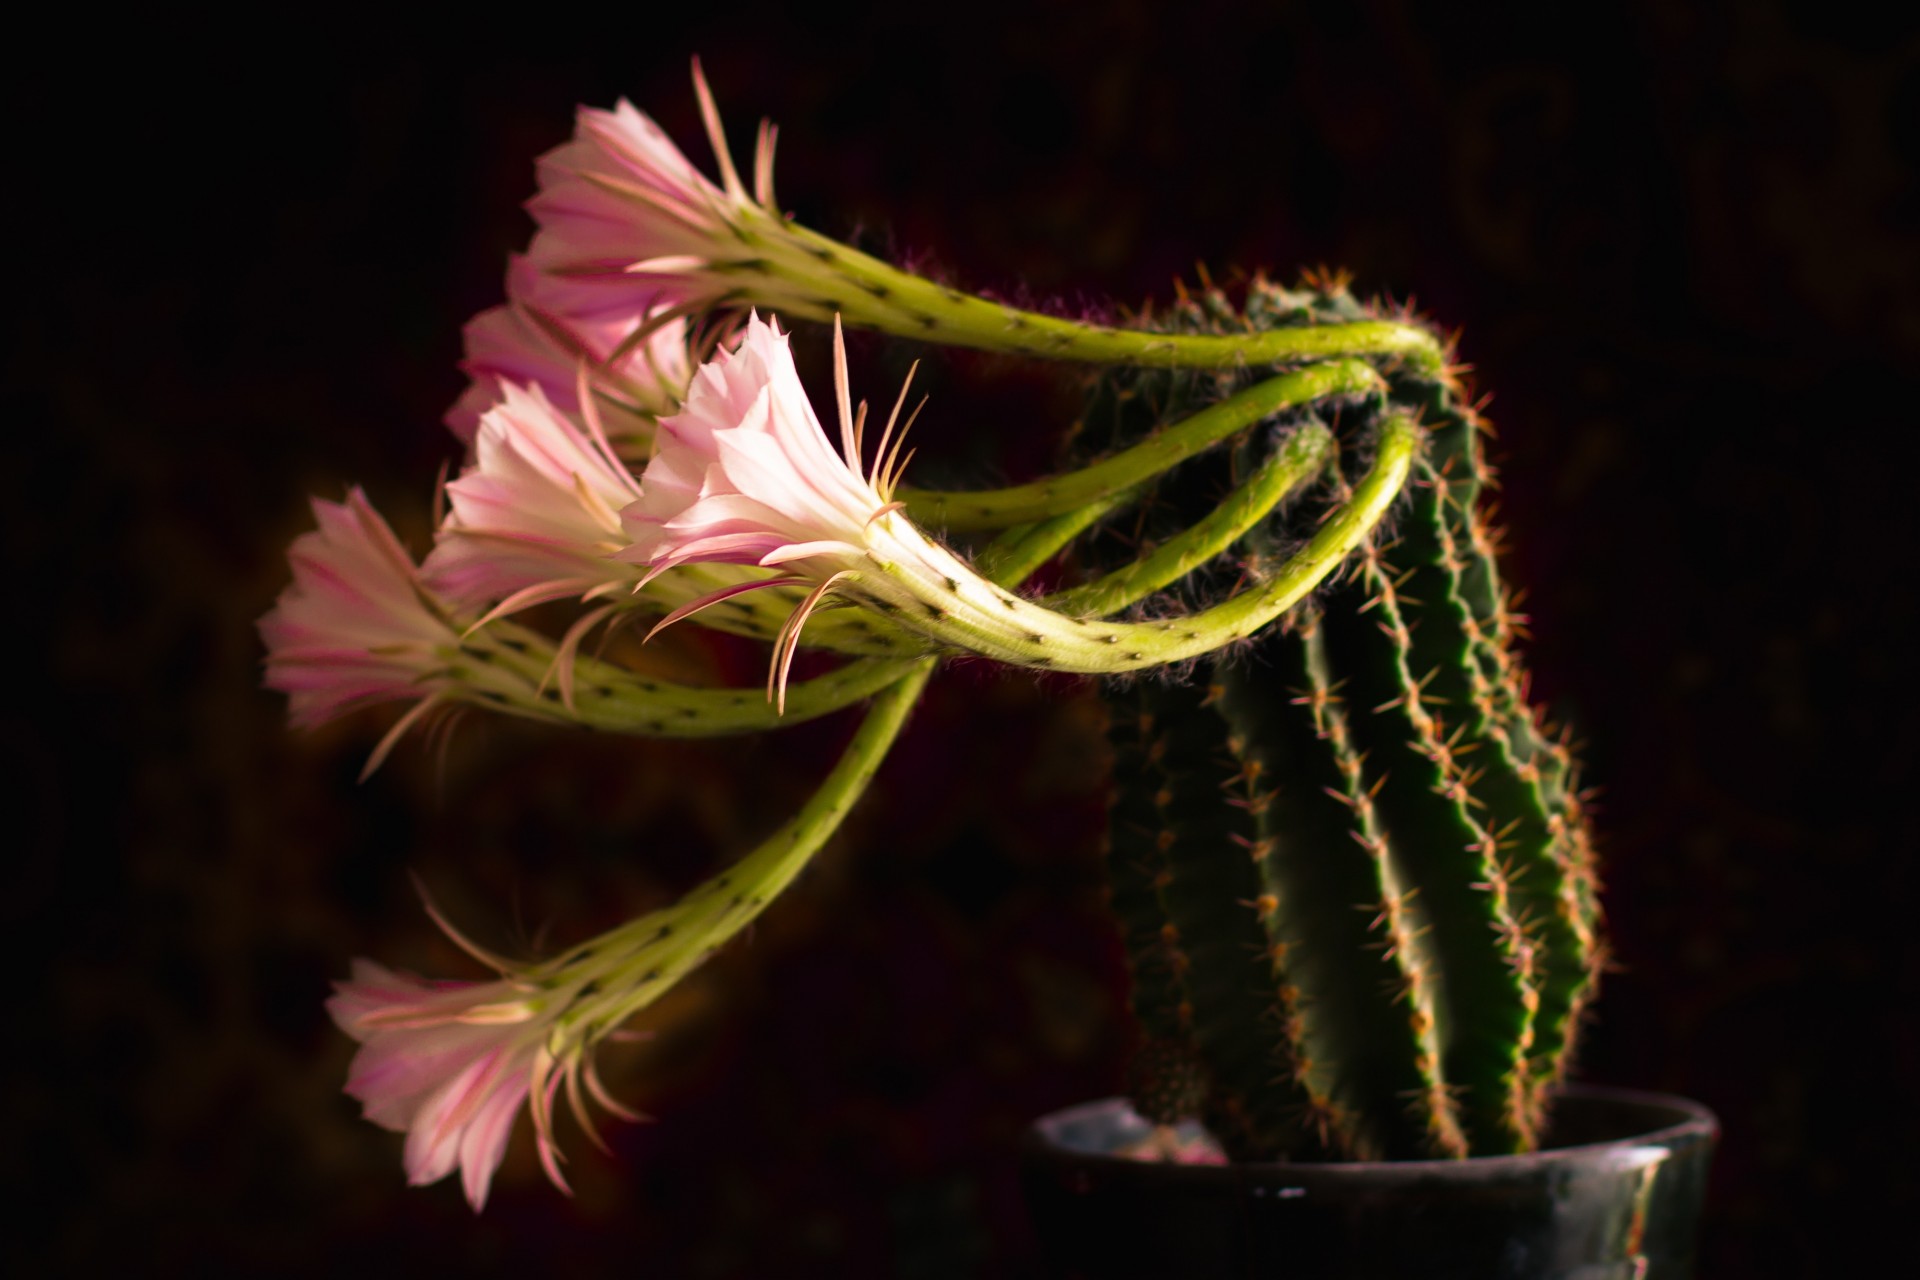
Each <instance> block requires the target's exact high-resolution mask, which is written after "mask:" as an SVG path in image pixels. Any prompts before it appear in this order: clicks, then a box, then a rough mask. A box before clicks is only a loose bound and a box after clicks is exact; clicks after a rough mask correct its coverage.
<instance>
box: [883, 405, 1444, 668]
mask: <svg viewBox="0 0 1920 1280" xmlns="http://www.w3.org/2000/svg"><path fill="white" fill-rule="evenodd" d="M1419 449H1420V429H1419V427H1417V426H1416V425H1415V424H1414V422H1413V419H1412V417H1411V416H1410V415H1407V414H1395V415H1393V416H1391V417H1389V418H1388V419H1387V421H1386V423H1385V424H1384V426H1383V427H1382V429H1381V434H1380V444H1379V451H1378V453H1377V455H1376V457H1375V459H1374V463H1373V467H1372V469H1371V470H1370V471H1369V472H1368V473H1367V475H1366V476H1365V477H1364V478H1363V479H1362V480H1361V482H1360V484H1359V485H1358V486H1357V487H1356V488H1355V490H1354V493H1353V496H1352V498H1351V499H1350V500H1349V501H1347V502H1346V503H1345V504H1343V505H1342V506H1341V507H1339V508H1338V509H1336V510H1335V512H1334V513H1333V514H1332V515H1331V516H1330V517H1329V518H1328V519H1327V521H1326V522H1325V523H1324V524H1322V525H1321V527H1320V530H1319V532H1318V533H1316V534H1315V535H1314V537H1313V539H1312V541H1310V542H1309V543H1308V544H1307V545H1306V546H1305V547H1304V548H1303V549H1302V550H1300V551H1299V552H1298V553H1296V554H1295V555H1294V556H1293V557H1292V559H1290V560H1288V561H1287V562H1286V564H1285V565H1283V566H1282V567H1281V568H1280V569H1279V570H1278V571H1277V572H1276V573H1274V574H1273V576H1272V577H1269V578H1266V579H1264V580H1262V581H1259V582H1257V583H1255V584H1253V585H1252V586H1249V587H1247V588H1246V589H1244V590H1242V591H1241V592H1239V593H1238V594H1237V595H1235V596H1233V597H1232V598H1230V599H1228V600H1226V601H1224V602H1223V603H1221V604H1218V605H1215V606H1214V607H1213V608H1210V609H1205V610H1202V611H1200V612H1198V613H1192V614H1187V615H1184V616H1180V617H1174V618H1164V619H1159V620H1155V621H1151V622H1110V621H1108V622H1092V621H1089V620H1087V619H1084V618H1076V617H1070V616H1067V615H1065V614H1061V613H1058V612H1056V611H1054V610H1052V609H1049V608H1046V607H1045V606H1043V605H1040V604H1036V603H1034V602H1033V601H1030V600H1024V599H1022V598H1020V597H1019V596H1016V595H1014V594H1012V593H1011V592H1009V591H1007V590H1005V589H1003V588H1000V587H997V586H995V585H993V584H990V583H987V582H985V581H983V580H982V579H981V578H979V577H978V576H977V575H976V574H975V573H974V572H973V570H972V569H970V568H969V567H967V566H966V565H964V564H962V563H961V562H960V560H959V559H958V558H957V557H955V556H954V555H953V554H952V553H951V552H948V551H947V550H946V549H945V548H944V547H941V546H940V545H939V544H937V543H932V542H927V541H925V540H924V539H918V535H917V531H915V530H914V529H913V527H912V526H910V525H909V526H906V527H905V528H904V529H895V530H893V531H892V536H893V549H894V551H895V552H896V553H897V555H896V558H894V559H889V560H882V559H881V558H880V557H879V554H878V552H870V553H869V556H870V557H871V558H872V559H873V560H874V561H875V566H874V571H872V572H868V571H865V570H862V571H861V572H860V573H859V576H858V577H857V578H855V579H853V580H852V582H851V584H850V589H849V591H848V594H850V595H857V596H858V597H860V598H862V599H863V600H865V601H866V603H868V604H870V605H871V606H872V607H874V608H877V609H880V610H881V611H883V612H885V613H887V614H889V615H890V616H891V617H892V618H893V619H894V620H895V621H896V622H898V623H899V624H900V625H901V626H903V627H907V628H909V629H911V630H914V631H918V632H920V633H921V634H923V635H925V636H927V637H929V638H930V639H933V640H935V641H937V642H939V643H940V644H943V645H949V646H952V647H954V648H957V649H964V650H967V651H969V652H973V653H978V654H982V655H984V656H986V657H990V658H996V659H999V660H1000V661H1002V662H1009V663H1013V664H1014V665H1016V666H1026V667H1037V668H1041V669H1043V670H1050V671H1067V672H1074V673H1076V674H1082V675H1113V674H1116V673H1118V672H1122V671H1138V670H1140V669H1142V668H1145V667H1157V666H1164V665H1166V664H1168V663H1172V662H1184V661H1186V660H1187V659H1189V658H1197V657H1199V656H1201V655H1202V654H1206V653H1211V652H1213V651H1214V650H1216V649H1220V648H1223V647H1225V646H1226V645H1229V644H1232V643H1234V642H1236V641H1238V640H1241V639H1244V638H1245V637H1247V636H1250V635H1252V634H1253V633H1254V632H1256V631H1258V630H1259V629H1260V628H1262V627H1264V626H1266V625H1267V624H1268V623H1270V622H1272V621H1273V620H1274V619H1276V618H1278V617H1279V616H1280V615H1281V614H1283V613H1285V612H1286V611H1287V610H1288V609H1290V608H1292V607H1293V606H1294V605H1295V604H1297V603H1299V602H1300V600H1301V599H1303V598H1304V597H1305V596H1306V595H1307V593H1308V592H1310V591H1312V590H1313V589H1314V588H1315V587H1317V586H1318V585H1319V584H1320V583H1321V582H1322V581H1323V580H1324V579H1325V578H1326V577H1327V575H1328V574H1330V573H1332V572H1333V570H1334V569H1335V568H1336V567H1337V566H1338V565H1339V563H1340V562H1341V561H1342V560H1344V559H1345V558H1346V557H1347V555H1348V554H1349V553H1350V552H1352V551H1353V550H1354V548H1356V547H1358V546H1359V545H1360V544H1361V543H1362V542H1363V541H1365V539H1366V537H1367V535H1368V534H1369V533H1371V532H1372V530H1373V528H1374V526H1375V525H1377V524H1378V523H1379V522H1380V520H1381V518H1382V517H1383V516H1384V515H1385V514H1386V512H1387V509H1388V508H1389V507H1391V506H1392V505H1393V502H1394V499H1395V498H1396V497H1398V496H1399V493H1400V490H1401V488H1402V486H1403V485H1404V484H1405V483H1406V479H1407V474H1408V472H1409V470H1410V469H1411V468H1412V465H1413V459H1414V457H1415V455H1416V454H1417V453H1418V452H1419ZM916 539H917V540H916Z"/></svg>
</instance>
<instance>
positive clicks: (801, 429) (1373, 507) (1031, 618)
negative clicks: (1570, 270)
mask: <svg viewBox="0 0 1920 1280" xmlns="http://www.w3.org/2000/svg"><path fill="white" fill-rule="evenodd" d="M835 350H836V360H837V367H836V390H837V392H838V401H839V410H840V413H839V419H840V437H841V439H840V452H838V453H836V452H835V451H834V448H833V446H832V445H831V444H829V443H828V441H827V437H826V432H825V430H824V429H823V428H822V427H821V425H820V421H819V419H818V418H817V417H816V416H815V415H814V412H813V408H812V405H811V404H810V403H809V401H808V399H807V395H806V391H805V389H804V388H803V387H802V386H801V384H800V379H799V375H798V373H797V372H796V370H795V368H794V365H793V355H792V351H791V349H790V347H789V344H788V342H787V339H786V336H785V335H784V334H782V333H781V332H780V331H779V329H778V328H776V327H775V326H774V325H772V324H769V323H767V322H765V321H762V320H761V319H760V318H759V317H758V316H757V315H756V316H754V317H753V318H752V319H750V320H749V321H748V324H747V326H746V329H745V332H744V334H743V336H742V338H741V341H740V344H739V346H738V348H737V349H736V350H734V351H731V352H728V351H722V352H719V353H718V354H717V355H716V356H715V357H714V359H712V360H711V361H709V362H708V363H707V364H705V365H703V366H702V367H701V368H700V370H699V371H698V372H697V373H696V374H695V375H694V379H693V382H692V384H691V386H690V387H689V390H688V393H687V400H686V404H685V405H684V406H683V407H682V409H681V411H680V412H679V413H678V414H675V415H673V416H672V417H669V418H664V419H662V420H661V423H660V435H659V437H658V439H657V441H656V449H655V452H654V456H653V459H652V460H651V461H650V462H649V463H648V464H647V470H646V473H645V474H644V475H643V476H642V477H641V483H640V498H639V500H638V501H636V502H635V503H633V504H632V505H630V506H628V507H627V508H626V509H625V510H623V511H622V512H621V513H620V519H621V523H622V525H623V526H624V528H625V530H626V532H627V534H628V536H629V537H630V538H631V539H632V542H631V545H629V546H628V547H626V548H625V549H624V550H622V551H620V552H619V553H618V555H619V558H621V559H624V560H631V561H634V562H635V563H639V564H645V565H648V566H649V567H650V575H651V574H659V573H663V572H665V571H666V570H668V569H671V568H674V567H676V566H680V565H685V564H690V563H701V562H709V561H717V562H722V563H731V564H747V565H757V566H761V567H771V568H777V569H779V570H781V571H783V573H784V574H785V575H790V576H781V577H775V578H771V579H759V580H755V581H750V582H746V583H740V584H735V585H731V586H727V587H724V588H721V589H719V590H716V591H713V592H711V593H709V594H708V595H706V596H704V597H702V598H700V599H698V600H694V601H690V602H688V603H687V604H685V605H682V606H681V607H680V608H678V609H676V610H674V611H673V612H672V613H670V614H668V615H667V617H666V618H665V619H664V620H663V621H662V622H661V624H660V625H661V626H665V625H667V624H668V623H671V622H674V621H677V620H678V619H680V618H682V617H685V616H687V615H688V614H691V613H693V612H695V611H697V610H699V609H703V608H706V607H708V606H710V605H713V604H717V603H719V602H721V601H723V600H726V599H729V598H731V597H732V596H734V595H737V594H739V593H741V592H744V591H749V590H754V589H756V588H759V587H764V586H770V585H781V586H785V585H791V584H795V583H798V584H806V585H809V586H810V587H811V590H810V592H809V593H808V595H807V596H806V598H805V599H804V600H803V601H802V602H801V604H800V605H799V607H798V608H796V609H795V610H794V612H793V614H792V616H791V617H790V618H789V620H788V623H787V626H786V627H785V628H784V629H783V630H782V632H781V634H780V636H779V637H778V639H777V641H776V644H775V649H774V657H773V661H772V664H771V666H770V669H769V674H768V694H769V697H779V696H780V692H779V691H780V690H782V689H783V688H784V686H785V682H786V673H787V670H788V668H789V666H790V664H791V662H792V658H793V652H794V649H795V647H796V646H797V645H798V643H799V636H800V631H801V628H802V627H803V626H804V625H805V624H806V621H807V618H808V616H809V614H810V613H811V612H812V611H813V610H814V609H815V608H816V607H818V606H819V605H820V603H821V602H822V600H823V599H824V597H825V596H827V595H828V594H829V593H833V594H837V595H840V596H842V597H845V598H847V599H849V600H851V601H853V602H855V603H858V604H862V605H865V606H867V607H870V608H873V609H876V610H878V611H880V612H882V613H884V614H886V615H888V617H889V618H890V619H891V621H892V622H894V623H897V624H898V625H900V626H902V627H905V628H908V629H910V630H913V631H918V632H920V633H921V634H923V635H925V636H927V637H929V638H931V639H933V640H935V641H937V642H939V643H940V644H942V645H945V646H949V647H951V648H954V649H959V650H968V651H972V652H976V653H980V654H983V655H985V656H988V657H992V658H996V659H999V660H1001V661H1005V662H1013V663H1018V664H1020V665H1024V666H1030V667H1038V668H1043V669H1052V670H1060V671H1074V672H1082V673H1090V674H1103V673H1112V672H1119V671H1128V670H1137V669H1139V668H1141V667H1147V666H1154V665H1159V664H1163V663H1167V662H1175V661H1181V660H1183V659H1185V658H1190V657H1195V656H1198V655H1199V654H1202V653H1207V652H1211V651H1212V650H1214V649H1217V648H1220V647H1222V646H1224V645H1226V644H1230V643H1232V642H1233V641H1235V640H1238V639H1241V638H1243V637H1244V636H1246V635H1249V634H1251V633H1252V632H1253V631H1254V630H1257V629H1258V628H1259V627H1261V626H1264V625H1266V624H1267V623H1268V622H1271V621H1272V620H1274V619H1275V618H1277V617H1278V616H1279V615H1280V614H1281V613H1283V612H1285V610H1286V609H1287V608H1290V607H1291V606H1292V605H1293V604H1295V603H1297V602H1298V601H1299V600H1300V599H1301V598H1302V597H1304V596H1305V594H1306V593H1307V592H1308V591H1310V590H1311V589H1312V588H1313V587H1314V586H1315V585H1317V584H1318V583H1319V582H1320V581H1321V580H1322V579H1323V578H1324V577H1325V576H1326V575H1327V574H1328V573H1330V572H1331V571H1332V569H1333V568H1334V566H1335V565H1336V564H1337V563H1338V562H1339V561H1340V559H1342V558H1343V557H1344V556H1345V555H1346V554H1347V552H1349V551H1350V550H1352V548H1353V547H1354V546H1355V545H1357V544H1358V543H1359V542H1360V541H1362V540H1363V539H1364V538H1365V536H1366V534H1367V532H1368V531H1369V530H1371V529H1372V527H1373V525H1374V524H1375V523H1376V522H1377V521H1378V519H1379V517H1380V515H1381V514H1382V513H1383V512H1384V511H1385V509H1386V507H1387V505H1389V504H1390V503H1391V502H1392V501H1393V499H1394V497H1395V495H1397V494H1398V492H1399V491H1400V487H1401V484H1402V482H1403V481H1404V479H1405V477H1406V474H1407V471H1408V468H1409V467H1410V466H1411V463H1412V459H1413V456H1414V454H1415V453H1416V452H1417V450H1418V443H1419V433H1418V428H1417V427H1415V426H1414V425H1413V424H1412V422H1411V421H1410V420H1408V419H1395V420H1393V421H1391V422H1390V423H1389V424H1388V428H1387V430H1386V432H1385V434H1384V435H1383V437H1382V441H1381V447H1380V449H1379V451H1378V457H1377V458H1376V461H1375V465H1374V469H1373V471H1372V472H1371V473H1370V474H1369V475H1368V477H1366V478H1365V479H1364V480H1363V481H1362V482H1361V484H1360V485H1359V486H1358V487H1357V488H1356V490H1355V494H1354V501H1352V502H1350V503H1348V504H1346V506H1344V507H1343V508H1342V509H1341V510H1340V512H1339V513H1337V514H1336V515H1335V516H1334V517H1332V518H1330V519H1329V520H1328V521H1327V522H1326V523H1325V524H1324V525H1323V526H1322V527H1321V529H1320V531H1319V532H1318V533H1317V534H1316V535H1315V537H1314V538H1313V539H1312V541H1310V542H1309V543H1308V545H1307V546H1306V548H1305V549H1303V550H1302V551H1301V552H1300V553H1299V554H1297V555H1296V556H1295V557H1294V558H1293V559H1292V560H1291V561H1289V562H1288V564H1287V566H1286V567H1285V568H1283V569H1282V570H1281V571H1280V572H1279V573H1278V574H1276V575H1274V576H1273V577H1272V578H1270V579H1267V580H1264V581H1261V582H1258V583H1255V584H1253V585H1252V586H1251V587H1249V588H1248V589H1247V590H1245V591H1243V592H1242V593H1241V594H1239V595H1236V596H1234V597H1233V598H1231V599H1229V600H1228V601H1226V602H1225V603H1223V604H1221V605H1217V606H1215V607H1213V608H1212V609H1209V610H1205V611H1203V612H1201V613H1198V614H1191V615H1187V616H1185V617H1183V618H1177V619H1167V620H1161V621H1155V622H1149V623H1139V622H1113V621H1095V620H1093V619H1090V618H1083V617H1075V616H1069V615H1065V614H1061V613H1058V612H1055V611H1053V610H1051V609H1048V608H1046V607H1044V606H1042V605H1040V604H1036V603H1034V602H1032V601H1029V600H1025V599H1023V598H1021V597H1019V596H1017V595H1015V594H1013V593H1012V592H1010V591H1008V590H1007V589H1005V588H1003V587H1000V586H998V585H996V584H995V583H993V582H990V581H988V580H987V579H986V578H984V577H983V576H981V575H980V574H979V573H978V572H976V571H975V570H974V569H973V568H972V567H971V566H970V565H968V564H967V563H966V562H965V561H963V560H962V559H961V558H960V557H958V556H956V555H955V554H954V553H953V552H951V551H949V550H948V549H947V548H946V547H944V546H941V545H940V544H939V543H937V542H935V541H933V540H932V539H931V538H929V537H928V536H927V535H926V534H925V533H923V532H922V531H921V530H920V529H919V528H918V527H916V526H915V525H914V524H913V523H912V522H911V521H910V520H908V519H907V518H906V516H905V514H904V513H903V511H902V507H903V506H904V503H902V502H900V501H897V500H895V499H894V498H893V492H894V488H895V485H896V484H897V482H898V479H899V476H900V472H901V471H902V470H903V469H904V467H905V465H906V458H902V457H900V456H899V454H900V443H899V439H898V436H897V435H896V432H895V427H896V424H897V422H898V415H899V410H900V407H901V404H902V403H904V400H905V388H903V389H902V392H901V398H900V401H899V402H896V404H895V406H894V411H893V413H892V414H891V415H890V416H889V418H888V422H887V426H886V428H885V430H884V431H883V432H882V434H881V438H880V443H879V445H878V447H877V448H876V450H875V459H874V462H873V463H872V465H871V467H870V469H869V470H868V471H867V472H866V473H865V474H863V473H862V472H861V470H860V466H861V458H862V456H863V445H864V441H863V435H864V425H865V417H866V414H865V406H864V405H863V406H862V407H861V410H860V412H859V413H858V414H857V415H856V414H855V412H854V411H853V407H852V404H851V397H850V394H849V392H848V389H847V370H846V359H845V351H844V347H843V345H842V344H841V343H840V342H839V341H838V330H837V329H836V343H835ZM910 422H911V419H909V423H910ZM908 456H910V455H908ZM1321 456H1324V455H1321ZM656 629H657V628H656Z"/></svg>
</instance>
